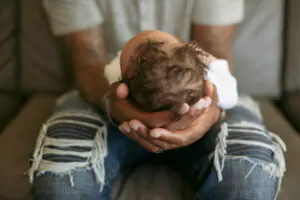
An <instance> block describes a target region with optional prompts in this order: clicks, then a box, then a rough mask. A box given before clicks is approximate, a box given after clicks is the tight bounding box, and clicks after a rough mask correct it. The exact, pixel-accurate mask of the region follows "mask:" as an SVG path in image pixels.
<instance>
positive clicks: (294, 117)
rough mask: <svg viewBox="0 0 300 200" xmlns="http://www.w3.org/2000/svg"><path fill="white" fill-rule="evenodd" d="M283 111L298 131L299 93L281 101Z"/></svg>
mask: <svg viewBox="0 0 300 200" xmlns="http://www.w3.org/2000/svg"><path fill="white" fill-rule="evenodd" d="M283 109H284V111H285V114H286V116H287V117H288V119H289V120H290V121H291V122H292V123H293V125H295V127H296V128H297V130H300V93H298V94H295V95H291V96H289V97H287V98H286V99H285V100H284V101H283Z"/></svg>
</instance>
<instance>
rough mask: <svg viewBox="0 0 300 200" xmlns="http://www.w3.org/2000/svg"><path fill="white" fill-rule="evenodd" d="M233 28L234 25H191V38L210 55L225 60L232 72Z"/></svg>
mask: <svg viewBox="0 0 300 200" xmlns="http://www.w3.org/2000/svg"><path fill="white" fill-rule="evenodd" d="M234 30H235V28H234V26H202V25H193V27H192V39H193V40H196V41H197V42H198V43H199V44H200V45H201V47H202V48H203V49H204V50H206V51H208V52H209V53H211V54H212V55H214V56H216V57H217V58H222V59H225V60H227V61H228V62H229V65H230V68H231V69H230V70H231V72H232V62H231V45H232V40H233V36H234V32H235V31H234Z"/></svg>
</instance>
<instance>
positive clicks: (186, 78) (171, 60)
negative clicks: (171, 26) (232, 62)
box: [123, 41, 207, 115]
mask: <svg viewBox="0 0 300 200" xmlns="http://www.w3.org/2000/svg"><path fill="white" fill-rule="evenodd" d="M163 45H164V43H163V42H153V41H147V42H144V43H142V44H140V45H139V46H138V48H137V52H136V55H134V57H132V60H131V61H130V62H129V64H128V67H127V69H128V70H127V71H126V73H125V75H124V77H123V82H124V83H126V84H127V85H128V87H129V91H130V95H129V98H130V99H131V101H132V102H133V103H135V104H136V106H138V107H139V108H140V109H141V110H143V111H146V112H153V111H161V110H170V111H172V112H173V113H174V114H175V115H176V113H177V111H178V108H179V106H181V105H182V104H183V103H188V104H189V105H192V104H194V103H196V102H197V101H198V100H199V99H200V98H201V97H203V95H204V76H205V73H206V70H205V69H207V65H205V64H204V63H203V62H202V61H201V60H200V59H199V55H200V54H203V52H202V51H201V49H200V48H198V45H197V43H196V42H191V43H187V44H185V45H183V46H181V47H177V48H175V49H173V50H172V51H173V52H172V53H171V54H170V55H168V54H167V53H166V52H165V51H163V50H162V49H161V47H162V46H163ZM127 72H128V73H127Z"/></svg>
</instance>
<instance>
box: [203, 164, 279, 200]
mask: <svg viewBox="0 0 300 200" xmlns="http://www.w3.org/2000/svg"><path fill="white" fill-rule="evenodd" d="M222 174H223V179H222V181H220V182H219V181H218V178H217V172H216V171H215V170H213V172H212V173H211V174H210V176H209V178H208V179H207V181H206V184H204V186H203V188H202V189H201V190H200V191H199V194H198V196H199V199H224V200H274V199H275V196H276V195H277V189H278V187H277V186H278V185H277V184H278V182H279V179H278V178H277V177H276V176H275V175H274V174H273V172H272V171H270V170H269V168H268V164H265V163H264V164H263V163H261V162H260V161H258V160H247V159H226V161H225V165H224V169H223V172H222Z"/></svg>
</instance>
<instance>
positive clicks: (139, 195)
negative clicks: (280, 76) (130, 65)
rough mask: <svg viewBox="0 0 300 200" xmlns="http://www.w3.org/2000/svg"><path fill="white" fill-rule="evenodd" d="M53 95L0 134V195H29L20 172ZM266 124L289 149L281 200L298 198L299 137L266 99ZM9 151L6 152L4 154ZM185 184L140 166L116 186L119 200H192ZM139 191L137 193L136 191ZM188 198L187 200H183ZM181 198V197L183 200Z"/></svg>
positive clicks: (31, 104) (38, 99)
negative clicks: (184, 186) (183, 187)
mask: <svg viewBox="0 0 300 200" xmlns="http://www.w3.org/2000/svg"><path fill="white" fill-rule="evenodd" d="M54 98H55V97H53V96H34V97H32V98H31V99H30V100H29V101H28V103H27V104H26V106H24V108H23V109H22V111H21V112H20V115H19V116H18V117H17V118H16V119H15V120H14V121H12V122H11V123H10V125H9V126H8V127H7V128H6V129H5V131H4V132H3V133H2V135H0V157H1V159H2V160H1V165H0V185H1V187H0V196H4V197H8V198H18V199H20V198H22V197H25V196H27V195H28V193H29V191H30V185H29V183H28V178H27V176H24V175H23V173H24V172H25V171H26V170H28V168H29V162H28V160H29V158H30V156H31V152H32V150H33V148H34V144H35V138H36V136H37V134H38V130H39V127H40V126H41V124H42V122H43V121H44V120H45V119H46V117H47V116H48V115H49V114H50V113H51V110H52V107H53V104H54ZM260 102H261V107H262V111H263V115H264V118H265V124H266V125H267V126H268V127H269V129H271V130H272V131H274V132H276V133H278V134H279V135H280V136H281V137H282V139H284V140H285V142H286V143H287V146H288V152H287V153H286V159H287V173H286V177H285V178H284V180H283V188H282V193H281V194H280V198H279V199H280V200H281V199H282V200H283V199H284V200H285V199H289V200H296V199H298V197H299V196H300V191H299V189H298V183H299V181H300V178H299V177H300V171H299V170H298V169H299V168H300V162H299V160H298V159H296V158H298V157H299V156H300V148H299V144H300V136H299V134H298V133H297V132H295V130H293V129H292V128H291V126H290V124H289V123H288V122H287V121H285V119H284V117H283V116H282V115H281V113H280V112H279V111H278V110H277V109H276V108H275V107H274V106H273V105H272V104H270V102H269V101H267V100H261V101H260ZM7 152H9V153H7ZM183 185H184V182H183V181H182V180H181V179H180V178H179V177H178V176H177V175H174V172H172V171H170V170H169V169H167V168H166V167H164V166H160V167H158V166H156V165H155V164H152V165H150V166H147V167H145V166H142V167H141V168H139V169H138V170H136V171H135V172H134V173H133V174H132V176H130V177H129V179H127V180H119V182H117V186H116V187H115V195H116V196H117V199H118V200H127V199H128V200H129V199H130V200H133V199H138V200H140V199H143V200H146V199H149V200H150V199H153V196H152V194H155V197H156V198H155V199H157V200H159V199H172V200H177V199H180V200H181V199H182V198H181V197H185V199H191V198H189V196H190V191H189V190H185V189H182V186H183ZM136 191H138V192H136ZM186 197H188V198H186ZM183 199H184V198H183Z"/></svg>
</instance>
